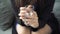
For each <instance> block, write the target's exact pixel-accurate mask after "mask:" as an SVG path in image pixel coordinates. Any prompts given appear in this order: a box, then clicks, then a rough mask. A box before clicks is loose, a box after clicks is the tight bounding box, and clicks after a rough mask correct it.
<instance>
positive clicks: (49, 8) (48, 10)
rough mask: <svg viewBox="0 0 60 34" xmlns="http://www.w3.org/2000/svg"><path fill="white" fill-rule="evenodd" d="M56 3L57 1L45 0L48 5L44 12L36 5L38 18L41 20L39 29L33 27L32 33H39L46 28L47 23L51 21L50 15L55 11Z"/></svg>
mask: <svg viewBox="0 0 60 34" xmlns="http://www.w3.org/2000/svg"><path fill="white" fill-rule="evenodd" d="M54 2H55V0H45V3H46V5H45V7H44V8H43V9H42V10H41V8H40V7H39V6H37V5H35V6H36V7H35V8H36V11H37V14H38V17H39V20H38V21H39V27H37V28H33V27H31V30H32V31H37V30H39V29H40V28H42V27H44V25H45V22H46V21H47V20H48V19H49V17H50V13H51V12H52V10H53V6H54ZM39 9H40V10H39ZM38 11H39V12H38ZM41 12H42V13H41ZM40 13H41V15H40Z"/></svg>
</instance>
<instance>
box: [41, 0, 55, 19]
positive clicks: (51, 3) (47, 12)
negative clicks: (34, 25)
mask: <svg viewBox="0 0 60 34" xmlns="http://www.w3.org/2000/svg"><path fill="white" fill-rule="evenodd" d="M54 2H55V0H48V1H46V6H45V7H44V9H43V11H42V15H41V16H42V18H43V19H45V20H47V19H48V17H50V13H51V12H52V11H53V6H54Z"/></svg>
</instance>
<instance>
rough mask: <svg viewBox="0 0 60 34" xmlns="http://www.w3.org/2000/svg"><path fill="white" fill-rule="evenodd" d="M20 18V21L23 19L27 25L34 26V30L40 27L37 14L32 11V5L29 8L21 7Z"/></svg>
mask: <svg viewBox="0 0 60 34" xmlns="http://www.w3.org/2000/svg"><path fill="white" fill-rule="evenodd" d="M31 11H32V12H31ZM30 12H31V13H30ZM29 14H30V15H29ZM19 16H20V18H19V19H22V21H23V22H24V24H25V25H27V26H32V27H34V28H36V27H38V26H39V24H38V16H37V13H36V12H35V11H34V10H33V9H32V6H31V5H29V6H28V7H21V8H20V13H19Z"/></svg>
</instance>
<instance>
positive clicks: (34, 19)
mask: <svg viewBox="0 0 60 34" xmlns="http://www.w3.org/2000/svg"><path fill="white" fill-rule="evenodd" d="M20 10H21V11H20V13H19V14H18V15H19V16H20V17H19V19H22V21H24V24H25V25H27V26H28V25H29V26H32V27H34V28H37V27H38V26H39V23H38V16H37V13H36V12H35V11H34V10H33V8H32V5H28V7H20ZM29 11H33V12H32V15H31V16H27V17H25V14H26V13H27V12H29ZM27 18H28V19H27ZM25 22H26V23H25ZM16 30H17V33H18V34H30V30H29V29H28V28H27V27H24V26H21V25H19V24H17V26H16ZM51 32H52V29H51V28H50V26H49V25H48V24H46V25H45V27H43V28H42V29H39V30H38V31H36V32H33V31H31V34H51Z"/></svg>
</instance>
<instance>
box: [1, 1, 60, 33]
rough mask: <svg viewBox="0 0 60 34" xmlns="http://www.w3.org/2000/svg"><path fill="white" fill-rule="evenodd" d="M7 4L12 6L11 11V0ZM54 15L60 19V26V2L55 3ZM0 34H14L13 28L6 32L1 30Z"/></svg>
mask: <svg viewBox="0 0 60 34" xmlns="http://www.w3.org/2000/svg"><path fill="white" fill-rule="evenodd" d="M7 2H8V5H9V6H10V9H11V8H12V7H11V2H10V0H8V1H7ZM53 13H54V14H55V16H56V18H57V19H58V21H59V24H60V0H56V1H55V4H54V9H53ZM59 29H60V26H59ZM0 34H12V28H10V29H8V30H7V31H4V32H3V31H2V30H0Z"/></svg>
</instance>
